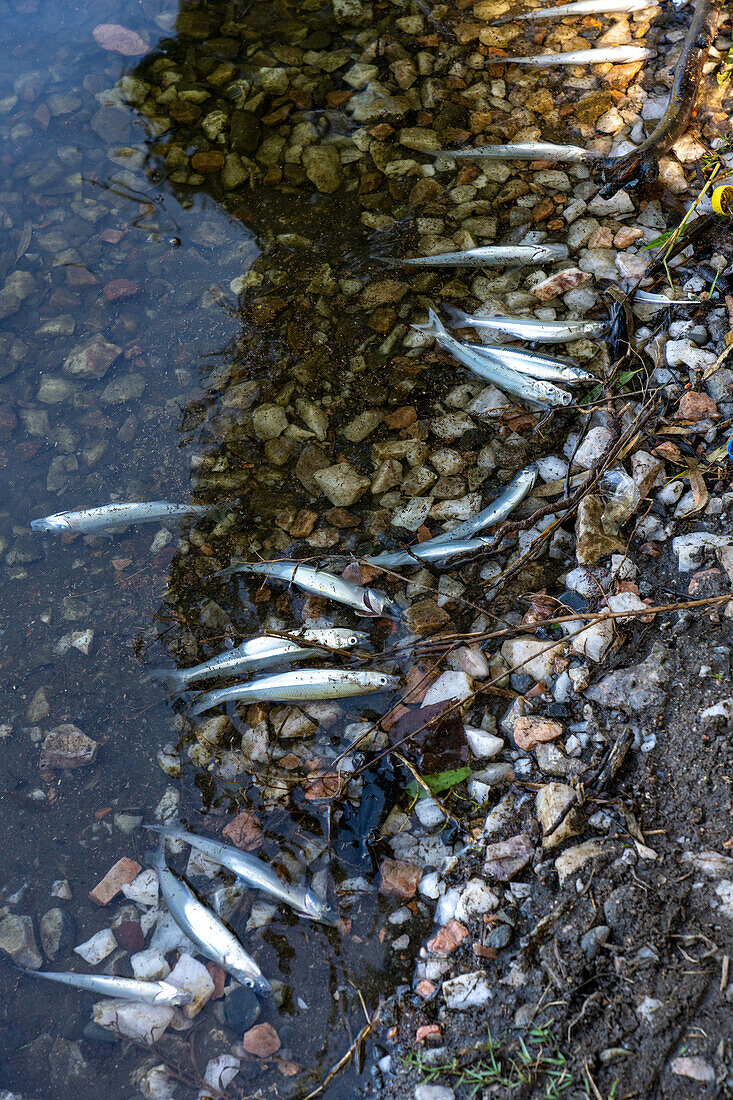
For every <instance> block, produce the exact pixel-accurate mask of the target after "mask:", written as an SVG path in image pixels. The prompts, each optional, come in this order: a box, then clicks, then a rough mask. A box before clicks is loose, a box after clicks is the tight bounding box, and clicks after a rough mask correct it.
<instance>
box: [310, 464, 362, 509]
mask: <svg viewBox="0 0 733 1100" xmlns="http://www.w3.org/2000/svg"><path fill="white" fill-rule="evenodd" d="M313 480H314V481H315V482H316V484H317V485H318V488H319V489H320V490H321V492H322V493H323V494H324V496H326V497H328V499H329V500H330V501H331V504H335V505H336V507H338V508H349V507H350V506H351V505H352V504H355V503H356V501H357V500H359V499H360V497H363V496H364V493H366V491H367V489H368V488H369V486H370V484H371V483H370V480H369V478H368V477H364V476H363V475H362V474H360V473H359V472H358V471H357V470H355V469H354V468H353V466H350V465H349V463H348V462H337V463H336V465H335V466H327V467H326V468H325V469H323V470H316V471H315V473H314V474H313Z"/></svg>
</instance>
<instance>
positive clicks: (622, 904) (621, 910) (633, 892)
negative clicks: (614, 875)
mask: <svg viewBox="0 0 733 1100" xmlns="http://www.w3.org/2000/svg"><path fill="white" fill-rule="evenodd" d="M638 894H639V891H638V890H637V889H636V887H635V886H617V887H616V889H615V890H612V891H611V893H610V894H609V895H608V897H607V898H606V900H605V901H604V903H603V915H604V916H605V918H606V921H607V922H608V924H609V926H610V927H611V928H613V929H614V931H615V930H616V929H620V928H622V927H623V925H624V923H625V921H626V920H627V919H628V918H629V917H631V915H632V914H633V913H634V911H635V910H636V908H637V898H638Z"/></svg>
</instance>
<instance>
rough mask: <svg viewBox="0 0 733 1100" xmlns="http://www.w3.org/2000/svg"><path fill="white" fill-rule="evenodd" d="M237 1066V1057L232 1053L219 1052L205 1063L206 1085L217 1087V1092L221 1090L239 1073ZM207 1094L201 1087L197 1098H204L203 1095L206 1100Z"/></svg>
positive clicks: (238, 1063) (202, 1099)
mask: <svg viewBox="0 0 733 1100" xmlns="http://www.w3.org/2000/svg"><path fill="white" fill-rule="evenodd" d="M239 1066H240V1061H239V1058H235V1057H234V1055H233V1054H220V1055H219V1056H218V1057H217V1058H212V1059H211V1060H210V1061H209V1062H208V1063H207V1065H206V1069H205V1070H204V1081H205V1082H206V1084H207V1085H211V1086H212V1088H215V1089H217V1091H218V1092H223V1091H224V1090H225V1089H226V1088H227V1086H228V1085H231V1083H232V1081H233V1080H234V1078H235V1077H236V1076H237V1074H238V1073H239ZM208 1096H209V1094H208V1093H207V1092H206V1090H203V1089H202V1091H201V1092H200V1093H199V1100H204V1097H205V1098H206V1100H208Z"/></svg>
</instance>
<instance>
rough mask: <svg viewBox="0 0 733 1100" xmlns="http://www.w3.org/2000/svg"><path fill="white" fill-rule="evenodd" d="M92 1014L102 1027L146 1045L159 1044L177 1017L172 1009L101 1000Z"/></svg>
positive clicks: (138, 1002) (138, 1003)
mask: <svg viewBox="0 0 733 1100" xmlns="http://www.w3.org/2000/svg"><path fill="white" fill-rule="evenodd" d="M92 1011H93V1013H94V1022H95V1024H98V1025H99V1027H103V1028H106V1029H107V1030H108V1031H113V1032H115V1034H116V1035H119V1036H120V1037H121V1038H123V1039H132V1040H134V1042H136V1043H143V1044H145V1046H153V1045H154V1044H155V1043H157V1042H158V1041H159V1039H160V1038H161V1036H162V1035H163V1033H164V1031H165V1030H166V1028H167V1027H168V1026H169V1024H170V1023H171V1020H172V1019H173V1017H174V1015H175V1012H174V1009H172V1008H167V1007H165V1006H164V1005H146V1004H143V1003H142V1002H140V1001H116V1000H104V1001H97V1003H96V1004H95V1005H94V1008H93V1010H92Z"/></svg>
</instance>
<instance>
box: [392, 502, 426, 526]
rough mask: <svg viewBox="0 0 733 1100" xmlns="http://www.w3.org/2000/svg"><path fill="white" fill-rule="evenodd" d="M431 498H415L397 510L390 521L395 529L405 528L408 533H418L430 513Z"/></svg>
mask: <svg viewBox="0 0 733 1100" xmlns="http://www.w3.org/2000/svg"><path fill="white" fill-rule="evenodd" d="M431 505H432V500H431V499H430V497H413V498H412V500H410V501H408V503H407V504H403V505H402V506H401V507H399V508H395V510H394V512H393V513H392V517H391V519H390V523H391V524H392V526H393V527H404V528H405V529H406V530H408V531H417V529H418V528H419V527H422V525H423V523H424V522H425V520H426V519H427V518H428V515H429V513H430V507H431Z"/></svg>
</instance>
